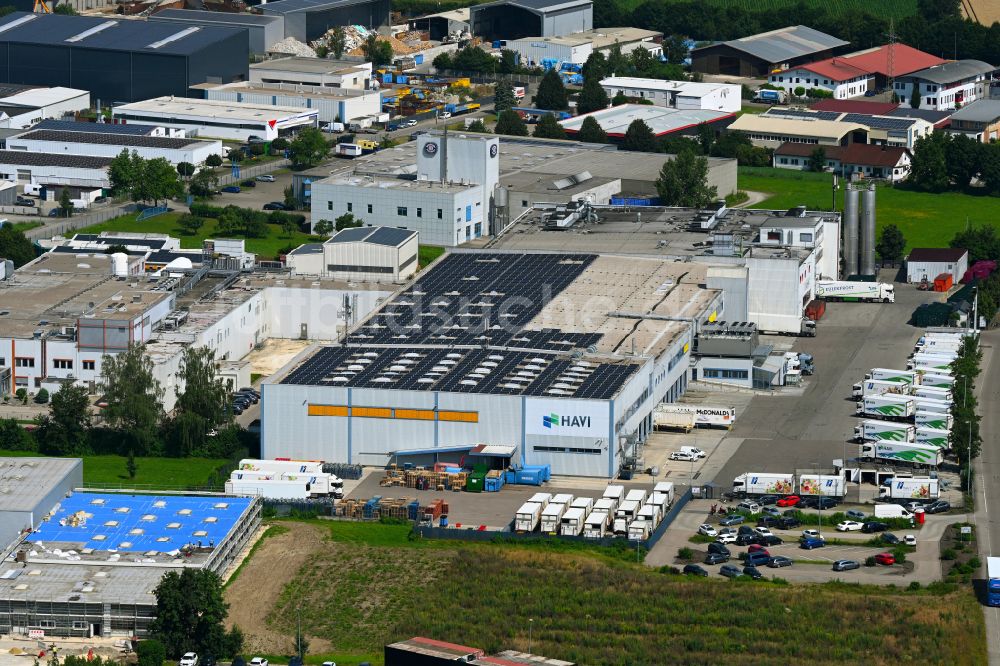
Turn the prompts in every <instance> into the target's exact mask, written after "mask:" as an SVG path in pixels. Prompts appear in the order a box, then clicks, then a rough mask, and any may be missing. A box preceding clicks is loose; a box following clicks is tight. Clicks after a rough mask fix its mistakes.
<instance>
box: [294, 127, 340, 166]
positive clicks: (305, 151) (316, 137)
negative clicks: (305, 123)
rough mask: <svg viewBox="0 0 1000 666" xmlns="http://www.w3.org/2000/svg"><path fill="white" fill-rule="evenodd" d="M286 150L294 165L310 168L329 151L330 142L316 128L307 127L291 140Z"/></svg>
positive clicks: (323, 158)
mask: <svg viewBox="0 0 1000 666" xmlns="http://www.w3.org/2000/svg"><path fill="white" fill-rule="evenodd" d="M288 152H289V157H290V158H291V160H292V162H293V163H294V164H295V165H296V166H299V167H305V168H312V167H314V166H317V165H319V164H320V163H321V162H322V161H323V160H325V159H326V156H327V155H328V154H329V153H330V144H328V143H327V142H326V138H325V137H324V136H323V133H322V132H320V131H319V130H318V129H316V128H315V127H307V128H306V129H304V130H302V131H301V132H299V134H298V136H296V137H295V139H293V140H292V142H291V144H289V146H288Z"/></svg>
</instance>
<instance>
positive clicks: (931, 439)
mask: <svg viewBox="0 0 1000 666" xmlns="http://www.w3.org/2000/svg"><path fill="white" fill-rule="evenodd" d="M949 435H951V432H950V431H948V430H937V429H935V428H920V427H918V428H917V430H916V432H915V433H914V437H913V441H914V442H915V443H917V444H927V445H929V446H933V447H935V448H938V449H947V448H948V447H949V446H950V442H949Z"/></svg>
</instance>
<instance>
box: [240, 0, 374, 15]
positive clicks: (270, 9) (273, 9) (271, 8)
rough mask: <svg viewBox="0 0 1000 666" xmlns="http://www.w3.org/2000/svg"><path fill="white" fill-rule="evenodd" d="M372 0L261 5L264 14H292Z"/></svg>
mask: <svg viewBox="0 0 1000 666" xmlns="http://www.w3.org/2000/svg"><path fill="white" fill-rule="evenodd" d="M369 2H371V0H279V1H278V2H269V3H267V4H266V5H260V8H261V10H262V11H263V12H264V14H290V13H292V12H317V11H323V10H324V9H336V8H337V7H350V6H351V5H363V4H366V3H369Z"/></svg>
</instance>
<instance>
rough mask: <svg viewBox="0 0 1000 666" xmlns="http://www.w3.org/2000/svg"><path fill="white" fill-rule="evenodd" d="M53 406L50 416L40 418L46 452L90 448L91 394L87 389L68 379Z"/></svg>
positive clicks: (72, 452) (64, 453)
mask: <svg viewBox="0 0 1000 666" xmlns="http://www.w3.org/2000/svg"><path fill="white" fill-rule="evenodd" d="M51 400H52V407H51V409H50V411H49V414H48V415H47V416H41V417H39V418H38V419H36V422H37V425H38V428H37V429H36V430H35V435H36V437H37V438H38V443H39V445H40V447H41V450H42V452H43V453H45V454H47V455H56V456H72V455H80V454H82V453H85V452H86V451H87V449H88V439H89V430H90V397H89V396H88V395H87V389H86V388H84V387H83V386H77V385H74V384H70V383H64V384H63V385H62V386H60V387H59V390H58V391H56V392H55V393H53V394H52V397H51Z"/></svg>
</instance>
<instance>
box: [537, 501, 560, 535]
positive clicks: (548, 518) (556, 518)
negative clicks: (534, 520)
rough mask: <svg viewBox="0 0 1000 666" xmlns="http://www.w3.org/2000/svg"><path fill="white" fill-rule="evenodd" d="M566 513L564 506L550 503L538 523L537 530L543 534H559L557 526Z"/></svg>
mask: <svg viewBox="0 0 1000 666" xmlns="http://www.w3.org/2000/svg"><path fill="white" fill-rule="evenodd" d="M564 513H566V505H565V504H558V503H556V502H550V503H549V505H548V506H547V507H545V510H544V511H542V517H541V520H540V521H539V527H538V529H539V530H541V532H542V533H543V534H556V533H558V532H559V525H560V524H561V523H562V517H563V514H564Z"/></svg>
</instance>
